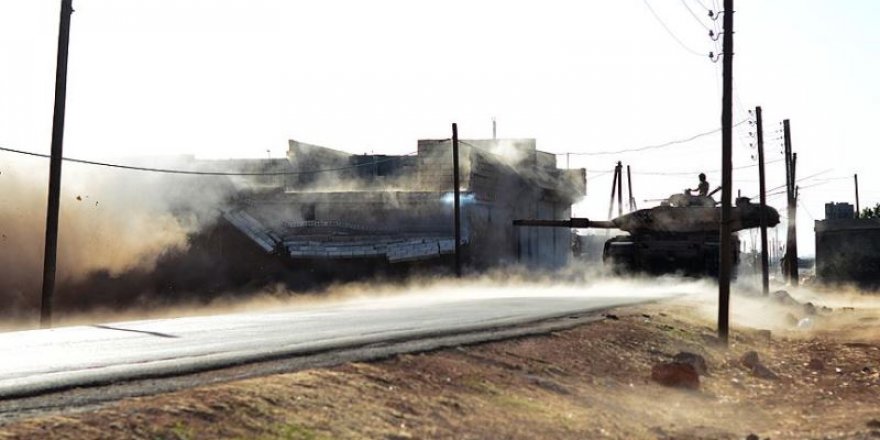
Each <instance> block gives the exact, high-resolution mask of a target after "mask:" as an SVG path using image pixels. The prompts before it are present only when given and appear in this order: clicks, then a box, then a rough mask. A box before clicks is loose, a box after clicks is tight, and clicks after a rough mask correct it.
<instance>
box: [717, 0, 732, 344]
mask: <svg viewBox="0 0 880 440" xmlns="http://www.w3.org/2000/svg"><path fill="white" fill-rule="evenodd" d="M723 23H724V44H723V49H722V52H721V54H722V56H724V65H723V68H722V75H723V77H724V78H723V79H724V85H723V95H722V98H721V237H720V239H721V246H720V248H721V249H720V253H721V255H720V256H719V260H720V261H719V263H720V264H719V268H718V269H719V270H718V339H720V340H721V342H722V343H724V345H727V339H728V336H729V334H730V329H729V319H730V310H729V309H730V275H731V272H732V268H731V265H732V263H733V261H732V258H731V257H732V254H733V249H732V248H731V245H732V243H731V240H730V236H731V234H732V232H731V224H730V223H731V210H730V202H731V200H730V199H731V196H732V192H733V176H732V175H731V174H732V173H733V99H732V93H733V0H724V21H723Z"/></svg>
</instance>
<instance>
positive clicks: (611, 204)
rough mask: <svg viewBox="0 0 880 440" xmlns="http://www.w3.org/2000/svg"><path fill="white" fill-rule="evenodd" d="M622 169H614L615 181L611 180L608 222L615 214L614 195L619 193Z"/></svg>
mask: <svg viewBox="0 0 880 440" xmlns="http://www.w3.org/2000/svg"><path fill="white" fill-rule="evenodd" d="M619 173H620V168H618V167H616V166H615V167H614V179H612V180H611V201H609V202H608V220H611V214H613V213H614V194H615V192H616V191H617V180H618V179H619V178H620V174H619Z"/></svg>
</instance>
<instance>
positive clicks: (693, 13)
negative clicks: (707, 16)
mask: <svg viewBox="0 0 880 440" xmlns="http://www.w3.org/2000/svg"><path fill="white" fill-rule="evenodd" d="M681 4H682V5H684V8H685V9H687V11H688V12H690V14H691V16H692V17H694V20H696V21H697V23H699V24H700V26H703V27H704V28H705V29H706V30H707V31H711V30H712V28H710V27H709V26H706V23H703V20H702V19H700V17H699V16H697V14H696V12H694V10H693V9H691V7H690V6H688V4H687V1H686V0H681ZM700 6H703V5H700Z"/></svg>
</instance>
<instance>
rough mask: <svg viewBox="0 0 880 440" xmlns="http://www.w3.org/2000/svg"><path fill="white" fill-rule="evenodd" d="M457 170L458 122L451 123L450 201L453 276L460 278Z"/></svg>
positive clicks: (458, 181)
mask: <svg viewBox="0 0 880 440" xmlns="http://www.w3.org/2000/svg"><path fill="white" fill-rule="evenodd" d="M460 183H461V182H460V176H459V170H458V124H456V123H453V124H452V185H453V189H452V194H453V196H452V197H453V198H452V203H453V205H454V208H453V216H454V217H455V219H454V220H453V221H454V223H455V276H457V277H459V278H461V190H460V189H459V185H460Z"/></svg>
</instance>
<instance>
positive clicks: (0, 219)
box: [0, 155, 230, 318]
mask: <svg viewBox="0 0 880 440" xmlns="http://www.w3.org/2000/svg"><path fill="white" fill-rule="evenodd" d="M163 165H164V164H163ZM47 186H48V161H47V160H45V159H36V158H20V157H14V156H10V155H4V157H2V162H0V301H3V304H4V305H5V307H4V309H3V312H2V314H3V315H5V316H7V317H13V318H15V317H22V316H26V315H30V314H32V313H33V312H34V311H35V310H36V309H38V307H39V297H40V286H41V282H42V267H43V250H44V243H45V241H44V239H45V219H46V203H47ZM229 191H230V185H229V182H228V181H226V180H223V179H222V178H213V177H207V178H206V177H197V176H173V175H164V174H155V173H145V172H135V171H128V170H114V169H106V168H100V167H95V166H91V165H83V164H76V163H65V164H64V167H63V172H62V190H61V208H60V222H59V223H60V224H59V242H58V253H57V255H58V268H57V275H56V284H57V286H58V290H59V296H60V297H63V296H64V293H63V292H64V289H65V286H69V285H71V284H74V283H77V282H81V281H83V280H84V279H86V278H87V277H89V276H90V275H91V274H94V273H96V272H100V273H104V274H106V275H108V276H110V277H114V276H119V275H121V274H123V273H126V272H130V271H150V270H152V269H153V268H154V267H155V265H156V263H157V260H158V259H159V258H160V257H161V256H163V255H164V254H167V253H169V252H175V251H182V250H185V249H186V248H187V246H188V241H187V238H188V236H189V235H190V234H193V233H195V232H197V231H199V230H200V229H201V228H203V227H204V226H206V225H208V224H210V223H211V222H213V221H214V220H215V219H216V218H217V215H218V214H219V207H221V206H222V205H223V201H224V200H225V199H226V198H227V197H228V194H229ZM59 299H61V300H62V301H69V302H73V303H75V302H77V301H78V300H79V299H77V298H69V297H67V298H59ZM82 299H83V300H84V301H85V300H86V299H85V298H82Z"/></svg>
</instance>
